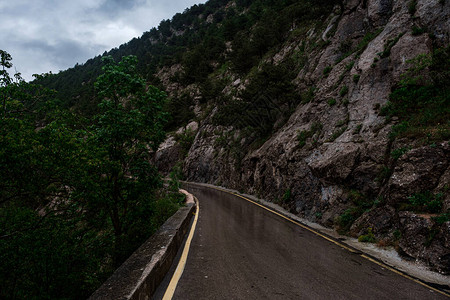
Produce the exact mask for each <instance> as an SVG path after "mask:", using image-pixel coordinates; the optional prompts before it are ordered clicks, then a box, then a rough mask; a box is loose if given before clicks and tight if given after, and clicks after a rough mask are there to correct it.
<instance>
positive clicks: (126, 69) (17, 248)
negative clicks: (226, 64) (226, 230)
mask: <svg viewBox="0 0 450 300" xmlns="http://www.w3.org/2000/svg"><path fill="white" fill-rule="evenodd" d="M0 54H1V59H2V60H1V64H2V67H3V70H2V71H1V74H0V82H1V86H0V95H1V102H2V109H1V116H0V165H1V168H0V261H1V262H2V263H1V264H0V281H1V282H2V288H1V289H0V298H2V299H3V298H4V299H33V298H40V299H60V298H64V299H83V298H86V297H87V296H89V294H90V293H92V292H93V291H94V290H95V289H96V288H97V287H98V286H99V285H100V284H101V283H102V282H103V281H104V280H105V279H106V278H107V277H108V276H109V275H110V274H111V272H112V271H113V270H114V269H115V268H116V267H118V266H119V265H120V264H121V263H122V262H123V261H124V260H125V259H126V258H127V257H128V256H129V255H130V254H131V253H132V252H133V251H134V250H135V249H136V248H137V247H138V246H139V245H141V244H142V242H143V241H144V240H145V239H146V238H148V237H149V236H150V235H151V234H152V233H153V232H154V231H155V230H156V229H157V228H158V227H159V225H160V224H162V222H164V221H165V219H166V218H167V217H168V216H170V215H171V214H173V213H174V211H176V209H177V208H178V206H179V204H180V201H181V200H182V198H180V196H179V194H177V193H174V191H165V190H164V189H162V183H161V179H160V176H159V174H158V172H157V170H156V169H155V168H154V167H153V166H152V165H151V164H150V154H151V150H152V149H156V148H157V146H158V144H159V143H160V142H161V141H162V140H163V139H164V131H163V126H164V120H165V118H166V115H165V113H163V110H162V108H163V106H164V102H165V98H166V96H165V94H164V93H162V92H161V91H159V90H158V89H157V88H155V87H153V86H149V87H147V85H146V83H145V81H144V80H143V79H142V78H141V77H140V76H138V75H137V73H136V72H135V70H136V65H137V60H136V58H135V57H132V56H129V57H125V58H124V59H123V60H122V61H121V62H119V63H115V62H114V60H113V59H112V58H111V57H106V58H105V59H104V60H105V63H106V64H105V66H104V67H103V72H104V73H103V74H102V75H101V76H99V77H98V79H97V81H96V89H97V97H98V98H99V102H100V104H99V108H98V113H97V114H96V115H95V116H94V117H93V119H92V120H89V119H85V118H83V117H82V116H80V115H77V114H75V113H73V112H71V111H68V110H65V109H64V108H61V107H60V106H58V101H55V100H54V93H53V92H52V91H51V90H48V89H45V88H42V87H40V86H38V85H35V84H28V83H26V82H24V81H23V80H22V79H21V78H20V75H19V74H16V76H15V79H13V78H11V77H10V76H9V74H8V73H7V69H8V68H10V67H11V66H12V64H11V56H10V55H9V54H8V53H6V52H4V51H1V52H0Z"/></svg>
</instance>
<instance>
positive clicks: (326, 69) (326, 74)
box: [323, 66, 333, 76]
mask: <svg viewBox="0 0 450 300" xmlns="http://www.w3.org/2000/svg"><path fill="white" fill-rule="evenodd" d="M331 70H333V67H332V66H326V67H325V69H323V75H324V76H328V74H330V72H331Z"/></svg>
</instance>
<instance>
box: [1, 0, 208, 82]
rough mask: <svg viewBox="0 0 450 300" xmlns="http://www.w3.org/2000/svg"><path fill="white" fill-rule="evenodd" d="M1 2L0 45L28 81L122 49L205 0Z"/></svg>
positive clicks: (44, 0) (47, 0)
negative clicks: (105, 52) (110, 51)
mask: <svg viewBox="0 0 450 300" xmlns="http://www.w3.org/2000/svg"><path fill="white" fill-rule="evenodd" d="M2 1H6V0H0V49H2V50H6V51H8V52H10V54H11V55H12V56H13V63H14V65H15V66H16V67H17V69H18V70H19V71H20V72H22V73H23V76H24V77H25V79H27V80H30V79H32V78H31V74H33V73H44V72H48V71H52V72H57V71H59V70H64V69H67V68H69V67H72V66H74V65H75V64H76V63H84V62H85V61H86V60H87V59H89V58H91V57H94V56H95V55H98V54H101V53H103V52H104V51H108V50H110V49H111V48H114V47H118V46H120V44H122V43H126V42H128V41H129V40H131V39H132V38H133V37H136V36H139V35H140V34H142V32H144V31H147V30H149V29H151V28H152V27H154V26H158V24H159V22H160V21H161V20H162V19H169V18H171V17H172V16H173V15H174V14H175V13H177V12H183V11H184V9H186V8H187V7H190V6H192V5H194V4H196V3H197V4H198V3H204V2H205V1H201V0H171V1H161V0H76V1H74V0H33V1H30V0H14V1H9V2H8V3H7V4H6V5H3V4H2V3H1V2H2Z"/></svg>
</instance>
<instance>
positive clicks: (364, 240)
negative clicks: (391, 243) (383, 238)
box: [358, 227, 377, 243]
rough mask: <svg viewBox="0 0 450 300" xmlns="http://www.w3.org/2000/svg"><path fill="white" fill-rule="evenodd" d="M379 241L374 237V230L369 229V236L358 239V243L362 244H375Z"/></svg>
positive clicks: (361, 236)
mask: <svg viewBox="0 0 450 300" xmlns="http://www.w3.org/2000/svg"><path fill="white" fill-rule="evenodd" d="M376 241H377V240H376V238H375V236H374V235H373V232H372V228H370V227H369V228H368V229H367V234H363V235H360V236H359V237H358V242H361V243H375V242H376Z"/></svg>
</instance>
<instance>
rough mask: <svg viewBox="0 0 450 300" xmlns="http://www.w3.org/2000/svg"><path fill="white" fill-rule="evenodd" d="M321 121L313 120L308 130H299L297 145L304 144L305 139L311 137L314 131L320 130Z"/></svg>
mask: <svg viewBox="0 0 450 300" xmlns="http://www.w3.org/2000/svg"><path fill="white" fill-rule="evenodd" d="M322 127H323V125H322V123H320V122H314V123H312V125H311V127H310V129H309V130H301V131H299V132H298V134H297V140H298V145H299V146H300V148H302V147H303V146H305V145H306V140H307V139H308V138H311V137H313V136H314V135H315V134H316V133H317V134H319V133H320V132H321V131H322Z"/></svg>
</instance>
